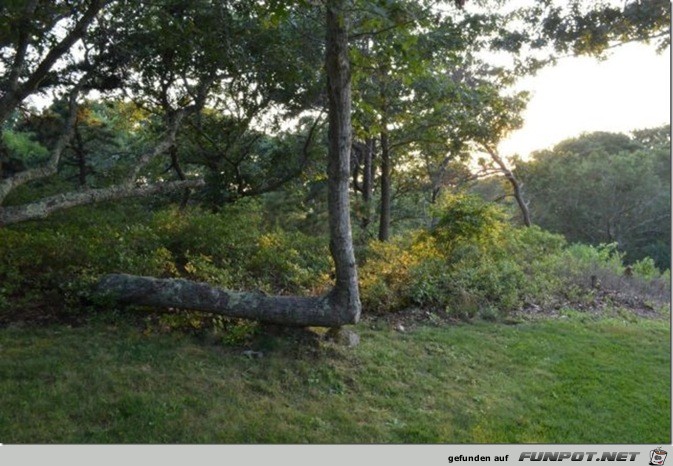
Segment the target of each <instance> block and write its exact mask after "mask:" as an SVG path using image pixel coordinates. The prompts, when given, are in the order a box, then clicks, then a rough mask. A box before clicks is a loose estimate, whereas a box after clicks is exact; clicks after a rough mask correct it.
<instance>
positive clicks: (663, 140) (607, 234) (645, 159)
mask: <svg viewBox="0 0 673 466" xmlns="http://www.w3.org/2000/svg"><path fill="white" fill-rule="evenodd" d="M670 151H671V142H670V126H665V127H661V128H655V129H651V130H641V131H635V132H634V133H633V134H632V135H626V134H615V133H591V134H585V135H582V136H580V137H578V138H576V139H570V140H567V141H564V142H561V143H559V144H558V145H556V146H555V147H554V148H553V149H551V150H546V151H540V152H536V153H534V154H533V158H532V160H531V161H530V162H525V163H523V162H521V163H518V164H517V173H518V175H519V176H520V177H521V179H522V180H523V181H524V183H525V186H526V194H527V196H528V198H529V200H530V209H531V212H532V214H533V218H534V221H535V223H536V224H538V225H540V226H541V227H542V228H545V229H548V230H550V231H553V232H557V233H562V234H563V235H565V237H566V238H567V239H568V240H569V241H571V242H582V243H587V244H593V245H596V246H597V245H599V244H601V243H615V244H616V246H617V248H618V250H619V251H621V252H623V253H625V254H626V260H627V261H629V262H635V261H637V260H641V259H643V258H645V257H651V258H652V259H654V261H655V263H656V264H657V266H658V267H660V268H661V269H662V270H665V269H667V268H669V267H670V260H671V249H670V238H671V196H670V191H671V158H670Z"/></svg>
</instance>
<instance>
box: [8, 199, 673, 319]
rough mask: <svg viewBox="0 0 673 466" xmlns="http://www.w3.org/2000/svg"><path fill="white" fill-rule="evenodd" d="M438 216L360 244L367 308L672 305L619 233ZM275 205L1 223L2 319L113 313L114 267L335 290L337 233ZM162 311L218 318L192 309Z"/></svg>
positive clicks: (126, 209) (275, 289) (466, 205)
mask: <svg viewBox="0 0 673 466" xmlns="http://www.w3.org/2000/svg"><path fill="white" fill-rule="evenodd" d="M435 215H436V222H434V226H432V227H428V228H425V229H417V230H409V231H406V232H404V233H401V234H400V235H398V236H396V237H394V238H392V239H391V240H390V241H389V242H385V243H382V242H378V241H375V240H372V241H369V242H367V243H366V244H359V245H358V248H357V251H356V253H357V259H358V273H359V278H360V291H361V298H362V303H363V307H364V312H365V313H366V314H388V313H395V312H400V311H403V310H404V309H408V308H421V309H424V310H428V311H431V312H439V313H442V314H446V315H450V316H452V317H453V318H458V319H466V320H469V319H471V318H474V317H481V318H492V319H496V320H497V319H499V318H506V317H507V316H508V315H510V314H511V313H513V312H517V311H521V310H525V309H527V308H530V307H536V306H537V307H540V306H541V307H544V308H558V307H559V306H562V305H567V304H568V303H570V304H571V305H585V304H587V303H588V302H595V297H596V295H597V294H600V293H604V292H608V293H610V297H611V300H612V301H615V302H616V305H617V306H619V305H620V303H622V302H627V304H628V305H629V306H634V305H635V306H639V307H641V308H643V309H645V310H646V311H647V310H652V311H654V312H656V311H660V310H661V309H666V308H668V306H669V304H670V303H669V297H670V272H669V271H665V272H663V273H662V272H661V271H659V270H658V269H657V268H656V267H655V266H654V262H653V261H652V260H651V259H647V258H646V259H643V260H642V261H640V262H637V263H635V264H631V265H630V266H628V267H627V266H626V265H625V264H624V263H623V254H622V253H620V252H619V251H618V250H617V248H616V245H601V246H595V247H594V246H589V245H579V244H572V245H570V244H567V242H566V241H565V239H564V238H563V237H562V236H559V235H555V234H551V233H549V232H546V231H543V230H541V229H539V228H537V227H533V228H518V227H515V226H513V225H511V224H509V223H508V222H507V221H506V220H505V217H504V214H503V213H502V211H500V210H499V208H498V207H497V206H495V205H492V204H488V203H485V202H484V201H482V200H480V199H478V198H475V197H470V196H465V195H446V196H445V197H444V198H443V199H442V200H441V202H439V203H438V204H437V206H435ZM268 217H269V212H267V211H266V210H265V208H264V206H263V204H262V203H260V202H258V201H255V200H246V201H241V202H238V203H236V204H233V205H228V206H225V207H223V208H222V209H220V211H218V212H212V211H208V210H205V209H201V208H198V207H195V206H191V207H188V208H186V209H184V210H180V209H177V208H173V207H168V206H154V205H145V204H142V203H140V202H138V203H129V204H123V205H121V204H106V205H100V206H88V207H82V208H75V209H72V210H68V211H66V212H61V213H59V214H56V215H54V216H52V217H50V218H48V219H45V220H43V221H40V222H27V223H24V224H19V225H15V226H11V227H5V228H0V326H2V325H7V324H9V323H11V322H16V321H24V322H26V321H28V322H37V323H41V324H44V323H50V322H51V323H53V322H68V323H79V322H82V321H86V320H87V319H88V318H90V317H91V315H93V314H96V313H100V312H102V313H106V312H109V311H110V307H109V304H113V305H114V303H107V302H101V301H100V300H98V299H97V298H98V297H97V295H96V293H95V292H94V291H93V290H94V286H95V284H96V283H97V282H98V280H99V279H100V277H102V276H103V275H105V274H108V273H128V274H135V275H148V276H154V277H162V278H173V277H179V278H186V279H190V280H196V281H201V282H207V283H209V284H212V285H215V286H221V287H225V288H228V289H233V290H243V291H261V292H264V293H267V294H274V295H276V294H279V295H301V296H306V295H319V294H322V293H324V292H326V291H327V290H328V289H329V288H330V286H331V284H332V282H333V280H332V279H331V278H330V274H331V273H332V272H333V269H334V267H333V264H332V259H331V257H330V254H329V250H328V245H329V240H328V238H327V237H324V236H321V235H319V234H318V235H314V234H309V233H307V232H305V231H302V230H301V229H282V228H280V227H279V226H278V225H275V224H274V223H273V222H269V219H268ZM615 293H618V294H619V295H618V296H617V295H615ZM636 301H637V302H636ZM601 305H602V304H601ZM199 319H201V322H197V320H199ZM167 322H168V323H170V325H173V326H177V327H181V326H185V325H196V326H197V327H198V326H204V325H206V326H207V325H212V322H207V318H206V319H202V318H200V317H197V316H195V315H193V314H192V315H183V316H176V315H172V316H170V317H168V318H167V320H165V321H164V322H163V324H166V323H167ZM224 324H225V326H226V327H228V328H229V327H232V325H230V323H226V322H225V323H224Z"/></svg>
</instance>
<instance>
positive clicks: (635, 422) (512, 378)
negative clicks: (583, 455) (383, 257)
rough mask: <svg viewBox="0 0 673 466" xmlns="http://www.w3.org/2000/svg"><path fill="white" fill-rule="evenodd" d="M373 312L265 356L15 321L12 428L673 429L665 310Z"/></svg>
mask: <svg viewBox="0 0 673 466" xmlns="http://www.w3.org/2000/svg"><path fill="white" fill-rule="evenodd" d="M570 314H571V315H570V316H569V317H567V318H561V319H548V320H538V321H531V322H523V323H520V324H518V325H504V324H498V323H486V322H479V323H472V324H461V325H452V326H437V327H434V326H422V327H418V328H416V329H414V330H412V331H408V332H405V333H399V332H396V331H394V330H392V329H390V328H389V327H388V326H386V325H384V324H382V323H376V322H368V323H361V324H359V325H358V326H357V327H356V331H357V332H358V333H359V334H360V336H361V344H360V345H359V346H357V347H355V348H345V347H341V346H338V345H336V344H334V343H328V342H324V341H322V342H320V343H316V342H312V341H310V340H302V341H295V340H294V339H293V337H291V336H287V335H285V336H262V337H259V338H258V339H257V340H256V341H255V343H254V349H256V350H261V351H262V352H263V353H264V356H263V357H261V358H257V357H252V358H251V357H248V356H246V355H244V354H243V353H242V350H243V349H242V348H233V347H227V346H223V345H221V344H218V343H216V342H213V341H208V340H204V339H198V338H194V337H191V336H186V335H180V334H144V333H143V332H141V331H139V330H138V329H137V327H133V326H131V325H129V324H124V323H122V322H118V321H117V322H115V323H114V324H111V323H110V322H108V323H98V324H90V325H87V326H84V327H79V328H68V327H65V326H53V327H47V328H7V329H3V330H0V393H1V394H2V396H0V442H2V443H141V444H146V443H372V442H375V443H646V444H667V443H670V441H671V439H670V431H671V424H670V422H671V419H670V412H671V406H670V389H671V386H670V384H671V373H670V327H669V322H668V321H665V320H635V319H631V320H619V319H602V320H590V319H589V320H587V319H585V318H583V317H578V316H577V315H573V314H572V313H570Z"/></svg>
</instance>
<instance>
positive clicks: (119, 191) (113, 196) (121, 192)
mask: <svg viewBox="0 0 673 466" xmlns="http://www.w3.org/2000/svg"><path fill="white" fill-rule="evenodd" d="M204 184H205V182H204V181H203V180H200V179H196V180H180V181H169V182H164V183H158V184H150V185H147V186H129V185H116V186H110V187H109V188H101V189H87V190H84V191H72V192H68V193H62V194H56V195H54V196H49V197H45V198H42V199H40V200H39V201H36V202H32V203H30V204H22V205H18V206H10V207H2V206H0V227H2V226H5V225H11V224H13V223H19V222H25V221H28V220H35V219H41V218H46V217H47V216H49V215H50V214H52V213H54V212H57V211H59V210H65V209H70V208H72V207H77V206H81V205H88V204H95V203H97V202H105V201H113V200H117V199H125V198H129V197H146V196H150V195H154V194H164V193H169V192H173V191H177V190H180V189H189V188H199V187H202V186H203V185H204Z"/></svg>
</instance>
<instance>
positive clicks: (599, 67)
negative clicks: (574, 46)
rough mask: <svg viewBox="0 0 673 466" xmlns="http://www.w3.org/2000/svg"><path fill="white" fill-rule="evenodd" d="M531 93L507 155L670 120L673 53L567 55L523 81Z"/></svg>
mask: <svg viewBox="0 0 673 466" xmlns="http://www.w3.org/2000/svg"><path fill="white" fill-rule="evenodd" d="M517 87H518V88H520V89H523V90H528V91H530V92H531V98H530V101H529V103H528V108H527V109H526V111H525V112H524V119H525V122H524V126H523V127H522V128H521V129H520V130H518V131H515V132H513V133H512V134H511V135H510V136H509V137H508V138H507V139H506V140H504V141H503V142H502V143H501V144H500V146H499V149H500V152H501V154H502V155H503V156H512V155H514V154H519V155H520V156H522V157H523V158H527V157H528V155H529V154H530V152H532V151H535V150H539V149H546V148H550V147H553V146H554V145H555V144H556V143H558V142H560V141H562V140H564V139H567V138H572V137H576V136H579V135H580V134H582V133H584V132H592V131H612V132H629V131H631V130H634V129H642V128H652V127H656V126H661V125H664V124H667V123H670V118H671V52H670V48H669V49H667V50H665V51H664V52H662V53H661V54H657V53H656V51H655V48H654V46H653V45H649V46H648V45H644V44H635V43H634V44H627V45H624V46H621V47H617V48H616V49H614V50H613V51H612V53H611V54H610V56H609V58H608V59H607V60H605V61H598V60H596V59H595V58H589V57H572V58H564V59H562V60H560V61H559V63H558V64H557V65H556V66H555V67H553V68H546V69H543V70H542V71H541V72H539V73H538V74H537V75H536V76H532V77H528V78H525V79H523V80H522V81H521V83H520V84H519V86H517Z"/></svg>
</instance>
